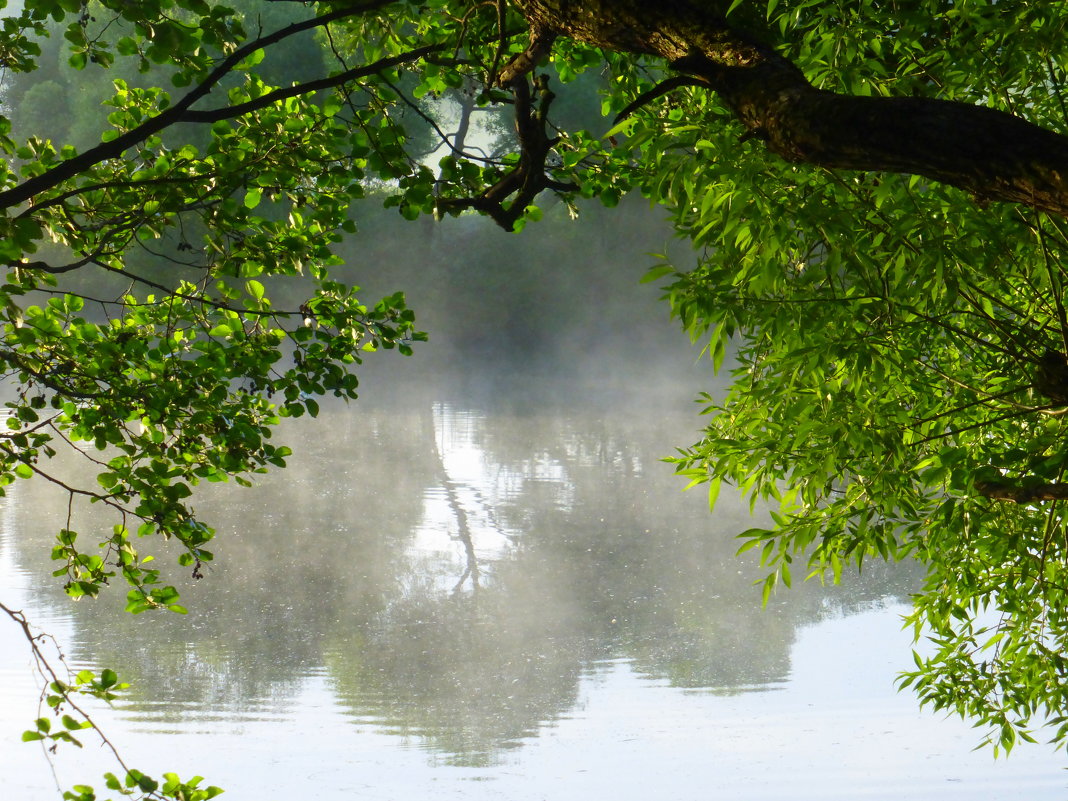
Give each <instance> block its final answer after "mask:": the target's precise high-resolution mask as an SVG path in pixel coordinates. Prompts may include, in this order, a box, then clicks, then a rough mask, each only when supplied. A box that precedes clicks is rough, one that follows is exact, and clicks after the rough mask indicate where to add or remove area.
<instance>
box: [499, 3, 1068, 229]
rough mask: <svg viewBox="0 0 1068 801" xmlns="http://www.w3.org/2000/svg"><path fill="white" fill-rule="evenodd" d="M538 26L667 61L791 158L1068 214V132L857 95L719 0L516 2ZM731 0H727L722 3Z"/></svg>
mask: <svg viewBox="0 0 1068 801" xmlns="http://www.w3.org/2000/svg"><path fill="white" fill-rule="evenodd" d="M518 4H519V6H520V8H521V10H522V12H523V14H524V15H525V16H526V17H527V19H528V21H529V22H530V24H531V26H532V28H534V29H535V30H540V31H544V32H546V33H551V34H556V35H558V36H566V37H569V38H572V39H575V40H578V41H582V42H585V43H587V44H591V45H595V46H598V47H603V48H606V49H610V50H617V51H625V52H632V53H639V54H644V55H649V56H657V57H660V58H663V59H665V60H666V61H667V62H668V63H669V64H670V65H671V67H672V68H673V69H675V70H677V71H678V72H681V73H684V74H688V75H691V76H693V77H694V78H696V79H698V80H699V81H701V82H703V83H706V84H707V85H708V87H709V88H710V89H712V90H714V91H716V92H718V93H719V95H720V96H721V98H722V99H723V101H724V102H725V103H726V104H727V106H728V107H729V108H730V109H731V110H732V111H733V112H734V113H735V114H736V115H737V117H738V119H739V120H740V121H741V122H742V124H743V125H744V126H745V127H746V129H747V131H748V132H749V134H750V136H753V137H756V138H759V139H762V140H764V141H765V143H766V144H767V147H768V149H769V150H771V151H772V152H773V153H776V154H778V155H779V156H781V157H783V158H784V159H786V160H788V161H792V162H798V163H807V164H816V165H819V166H823V167H828V168H831V169H843V170H863V171H878V172H884V171H885V172H899V173H909V174H916V175H922V176H924V177H927V178H931V179H933V180H936V181H940V182H943V183H947V184H951V185H952V186H956V187H959V188H961V189H964V190H965V191H967V192H970V193H971V194H973V195H975V197H976V198H977V199H978V200H980V201H990V200H1004V201H1010V202H1015V203H1022V204H1024V205H1028V206H1032V207H1034V208H1036V209H1041V210H1043V211H1048V212H1050V213H1053V214H1057V215H1059V216H1068V137H1065V136H1062V135H1060V134H1057V133H1054V132H1052V131H1049V130H1046V129H1044V128H1041V127H1039V126H1037V125H1033V124H1032V123H1029V122H1027V121H1026V120H1024V119H1021V118H1019V117H1016V116H1013V115H1011V114H1008V113H1005V112H1001V111H995V110H994V109H990V108H986V107H981V106H973V105H969V104H967V103H957V102H951V101H944V100H934V99H931V98H921V97H893V98H886V97H854V96H849V95H841V94H836V93H833V92H827V91H823V90H820V89H817V88H816V87H814V86H812V85H811V84H810V83H809V82H808V81H807V80H806V79H805V77H804V75H802V73H801V71H800V70H799V69H798V68H797V67H795V66H794V65H793V64H792V63H791V62H789V61H788V60H786V59H785V58H783V57H782V56H780V55H778V54H777V53H776V52H775V51H774V50H773V49H772V48H771V47H769V46H767V45H765V44H764V43H762V42H760V41H759V40H757V39H755V38H754V37H752V36H750V35H748V34H747V33H745V32H743V31H740V30H737V29H735V28H734V27H732V25H731V24H730V23H729V22H728V21H727V20H726V19H725V18H724V17H723V16H722V15H720V14H717V13H715V9H714V8H713V7H714V6H716V5H717V4H716V3H697V2H693V3H691V2H687V1H686V0H667V2H659V3H648V2H644V0H518ZM718 5H724V4H718Z"/></svg>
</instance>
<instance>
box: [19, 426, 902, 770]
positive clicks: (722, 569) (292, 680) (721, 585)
mask: <svg viewBox="0 0 1068 801" xmlns="http://www.w3.org/2000/svg"><path fill="white" fill-rule="evenodd" d="M457 414H461V413H459V412H457ZM464 419H465V420H466V421H467V425H468V430H467V433H466V434H465V437H467V439H466V440H465V442H467V444H469V445H471V446H472V447H473V448H474V451H473V452H474V453H475V454H477V460H475V461H473V462H472V465H469V469H468V470H467V471H466V472H464V471H461V470H459V469H458V468H455V466H454V467H450V468H448V469H446V465H447V464H448V463H449V458H450V457H449V453H448V451H447V446H448V443H447V442H446V441H445V440H444V439H442V440H441V441H440V442H441V446H442V447H441V450H436V448H437V447H438V439H437V434H436V431H438V429H439V428H440V425H441V424H442V421H443V420H444V418H443V417H442V416H441V413H440V411H439V415H438V417H437V418H435V417H434V415H433V414H431V413H430V410H429V408H428V407H423V409H422V410H421V411H419V412H418V413H411V414H409V413H405V412H403V411H401V410H400V409H397V408H394V409H392V410H390V411H389V412H383V411H373V410H372V411H369V410H366V409H361V410H360V411H359V412H358V413H357V414H353V413H352V412H351V411H345V412H333V411H329V410H327V411H324V415H323V419H320V421H318V424H317V425H316V426H315V427H314V428H312V427H308V428H296V429H293V431H291V432H290V433H293V432H297V433H293V436H291V437H290V438H291V439H297V438H298V437H299V436H300V433H301V432H304V431H310V432H315V433H318V434H319V435H320V436H321V437H322V439H321V440H318V441H304V442H300V443H299V447H298V448H297V450H298V455H297V457H295V458H293V459H292V460H291V467H290V469H288V470H286V471H285V472H283V473H278V474H274V475H271V476H268V477H266V479H265V480H264V482H263V484H264V486H262V487H260V488H259V489H258V490H255V491H237V492H223V493H219V494H217V495H215V496H213V497H209V498H207V499H205V500H204V501H203V502H201V503H200V504H199V510H200V511H201V512H202V513H203V514H204V516H205V517H206V518H207V519H211V520H213V521H214V522H215V523H216V524H217V525H218V527H219V529H220V536H219V539H218V541H217V543H218V544H217V548H216V551H217V554H218V561H217V563H216V565H215V567H214V568H213V570H212V571H211V572H210V573H209V575H208V578H206V579H205V580H204V581H203V582H200V583H199V584H194V583H193V582H188V581H187V582H186V583H187V584H190V585H191V586H187V587H180V589H182V590H183V591H184V593H185V594H186V597H187V599H188V601H189V602H188V604H187V605H188V606H189V607H190V608H191V610H192V611H191V614H190V615H189V616H188V618H177V617H175V616H160V615H151V616H149V615H145V616H141V617H138V618H131V617H130V616H120V615H116V614H114V612H113V610H112V609H111V608H110V607H109V608H104V607H105V606H106V604H103V603H101V604H99V605H98V604H91V603H83V604H80V605H78V606H77V607H75V608H74V610H73V611H74V613H75V621H76V626H77V630H78V634H77V637H78V642H77V643H76V645H75V648H74V651H75V654H76V658H79V659H88V658H90V655H92V657H93V658H96V659H99V661H100V662H101V663H102V664H107V665H110V666H113V667H116V668H117V669H119V670H120V672H122V673H124V674H125V675H126V677H127V678H129V679H130V680H132V681H133V682H134V683H135V688H136V689H135V693H136V695H135V698H136V699H139V700H138V701H135V703H134V704H132V705H127V706H126V707H125V709H126V710H127V711H128V712H132V713H133V714H135V716H137V717H141V718H143V717H145V716H149V715H151V716H152V717H156V716H157V715H158V716H159V717H160V718H163V717H165V716H167V715H174V714H175V713H176V711H180V710H182V709H187V710H190V712H189V714H190V715H192V716H193V717H195V718H196V719H204V718H206V716H207V713H206V712H205V711H204V709H205V707H206V706H209V705H210V707H211V708H212V709H214V710H215V712H217V713H218V712H222V711H229V712H230V713H231V715H233V714H238V715H240V714H245V715H252V716H255V715H257V714H259V713H260V712H263V711H265V710H267V711H271V710H273V711H275V712H282V711H284V710H285V706H286V704H287V703H290V702H291V699H292V698H293V697H295V695H296V694H297V693H298V692H299V690H300V688H301V687H302V679H303V677H306V676H308V675H309V674H312V673H315V672H318V671H321V670H323V669H324V668H325V670H326V671H327V673H328V675H329V676H330V678H331V682H332V685H333V686H334V688H335V691H336V693H337V697H338V700H339V702H340V703H341V704H342V705H343V706H344V707H346V708H347V709H348V710H349V711H350V713H351V714H352V715H353V716H355V717H356V718H357V719H359V720H361V721H370V722H373V724H374V725H375V726H376V727H380V728H381V729H383V730H386V731H390V732H395V733H398V734H404V735H407V736H414V737H418V738H421V739H422V740H423V741H424V744H425V746H426V747H428V748H430V749H432V750H434V751H435V752H437V753H440V754H443V755H444V758H445V759H446V760H447V761H450V762H453V763H457V764H473V765H483V764H488V763H490V762H492V761H494V760H495V759H497V758H498V757H499V755H500V753H501V752H502V749H507V748H509V747H512V746H515V745H516V744H518V743H520V742H521V741H522V740H523V739H525V738H529V737H531V736H533V735H534V734H535V733H536V732H537V731H538V729H539V728H540V727H542V726H545V725H547V724H550V723H551V722H552V721H554V720H556V719H559V718H560V717H561V716H564V715H566V714H568V713H569V711H570V710H572V709H573V707H574V705H575V703H576V700H577V698H578V697H579V687H580V683H581V679H582V677H583V676H584V675H587V674H588V673H589V672H590V671H591V670H595V669H596V668H597V665H598V664H599V663H601V662H603V661H604V660H607V659H618V658H626V659H629V660H631V662H632V663H633V665H634V667H635V668H636V669H637V670H638V671H639V672H641V673H643V674H645V675H647V676H649V677H653V678H656V679H659V680H663V681H667V682H669V683H671V684H672V685H675V686H679V687H688V688H709V689H715V690H716V691H723V692H738V691H742V690H744V689H746V688H751V687H754V686H760V685H766V684H768V683H769V682H776V681H781V680H783V679H785V678H786V676H787V675H788V673H789V668H790V665H789V652H790V646H791V644H792V641H793V639H794V636H795V632H796V630H797V628H798V627H799V626H802V625H804V624H806V623H809V622H812V621H814V620H818V619H819V618H820V617H821V616H825V615H827V614H829V613H838V612H848V611H849V610H852V609H857V608H863V607H865V606H867V605H869V604H870V603H872V602H873V601H877V600H878V599H881V598H885V597H886V596H901V595H902V594H904V593H905V592H906V591H907V587H908V586H909V584H910V581H911V580H912V578H913V577H912V576H911V575H910V574H909V571H900V570H897V571H891V570H883V571H881V572H875V573H872V572H870V571H869V572H868V573H867V577H866V579H865V580H864V581H863V582H853V584H852V586H851V587H849V588H834V589H830V588H828V589H822V588H820V587H819V586H818V585H815V584H808V585H804V586H801V587H797V588H795V589H794V590H793V591H791V592H789V593H780V595H779V596H778V597H777V598H776V599H775V600H774V601H773V604H772V608H771V609H769V610H766V611H764V610H761V609H760V608H759V592H758V591H757V590H756V589H755V588H753V587H752V581H753V579H754V578H755V577H756V576H757V575H759V571H758V570H757V569H755V568H754V567H753V566H752V565H746V564H744V563H742V562H740V561H739V559H738V558H736V557H735V555H734V552H735V543H734V541H733V539H732V537H731V535H732V534H733V533H735V532H736V531H739V530H741V529H743V528H746V527H748V526H750V525H752V521H751V520H750V518H749V515H748V512H747V510H745V509H743V508H742V507H741V505H739V504H737V503H735V504H732V503H731V502H730V500H729V499H727V498H724V499H723V500H721V503H720V506H719V507H718V508H717V513H716V515H715V517H711V518H710V516H709V514H708V510H707V505H706V504H705V502H704V498H703V497H702V496H701V495H700V494H699V492H697V493H689V494H684V493H682V492H681V491H680V490H681V483H680V481H679V480H678V479H677V478H675V477H674V476H673V475H672V474H671V470H670V467H668V466H667V465H664V464H661V463H659V462H658V457H660V456H662V455H663V454H664V453H665V452H667V451H668V449H669V448H670V447H671V445H672V444H675V443H678V442H680V441H685V438H686V434H685V433H684V432H680V431H679V430H677V429H676V430H671V426H669V425H668V424H667V423H665V422H663V421H662V419H661V418H659V417H654V418H652V419H649V418H648V417H646V418H644V419H643V417H642V416H640V415H637V414H625V415H621V416H618V417H609V416H607V415H606V414H604V413H603V412H598V413H596V414H594V413H585V412H578V411H574V412H571V413H568V414H564V415H554V414H549V413H546V412H544V411H537V412H535V411H531V410H527V411H526V412H524V413H516V412H514V411H512V410H508V409H505V410H503V411H501V410H496V411H494V412H492V413H485V414H479V415H476V416H467V417H465V418H464ZM436 420H437V422H435V421H436ZM324 432H325V433H324ZM18 486H19V487H20V488H22V487H24V486H26V485H23V484H20V485H18ZM442 490H444V492H445V495H446V499H447V504H448V507H449V508H450V509H451V510H452V514H453V520H452V523H450V524H449V526H450V527H449V528H448V531H445V532H442V533H443V536H444V539H445V540H446V543H447V540H448V536H449V534H454V535H455V532H456V528H457V527H459V528H460V530H461V531H463V532H464V533H465V536H466V538H467V542H466V543H464V545H463V548H464V551H465V553H466V555H467V556H468V558H470V557H471V556H472V555H475V552H476V551H477V550H478V545H479V542H480V540H479V537H480V536H481V535H482V534H484V533H485V532H484V531H482V530H481V529H480V527H482V528H483V529H494V530H496V531H497V533H498V534H499V535H501V537H503V539H502V540H501V541H503V542H505V544H506V547H503V548H498V549H497V550H495V551H494V550H488V551H486V550H483V551H479V552H478V554H477V555H478V557H479V561H478V563H477V564H478V569H479V571H480V577H481V585H480V586H481V589H480V591H479V592H478V593H466V594H463V593H460V594H458V593H454V592H451V590H452V589H453V587H454V586H455V585H456V582H457V580H458V579H460V577H461V573H462V572H463V569H464V566H465V565H466V566H468V567H473V566H474V564H475V563H474V562H471V561H469V559H468V560H467V561H465V560H462V559H461V560H460V561H459V562H456V561H447V562H443V561H441V560H438V561H434V559H430V558H428V557H427V555H426V554H425V553H418V552H416V551H413V548H417V546H418V540H419V537H418V535H417V529H419V527H420V526H424V525H425V524H426V522H427V521H426V514H427V513H426V509H427V504H428V503H429V498H430V497H431V495H432V494H433V493H435V492H436V493H438V495H439V496H440V494H441V492H442ZM20 492H24V495H25V497H26V498H27V500H32V498H34V497H36V496H33V495H32V493H36V492H38V490H37V489H35V488H33V487H32V485H29V486H26V489H25V491H24V490H22V489H20ZM35 506H36V507H38V508H39V505H38V504H37V503H35V502H30V503H27V502H24V503H23V507H22V508H23V509H27V510H29V509H31V508H33V507H35ZM461 513H462V515H461ZM35 517H36V516H35ZM22 525H23V526H28V525H29V524H28V522H26V521H23V522H22ZM33 526H34V529H35V530H37V531H43V532H48V533H51V532H52V531H53V530H54V529H55V528H57V527H58V526H57V524H56V521H54V520H51V521H50V520H41V519H35V520H34V523H33ZM42 527H43V528H42ZM18 548H19V558H20V560H23V564H26V563H27V561H28V560H30V559H31V558H37V556H36V553H37V551H39V550H47V548H46V547H45V546H43V545H42V544H40V540H37V539H34V538H31V537H30V536H28V535H27V536H25V537H22V536H20V537H19V538H18ZM31 548H32V549H35V550H34V552H33V553H31V552H30V550H29V549H31ZM435 558H436V557H435ZM45 569H46V568H45ZM443 571H455V572H453V573H451V574H445V573H444V572H443ZM37 592H38V599H39V601H40V602H42V603H45V604H48V605H53V604H63V606H64V608H69V604H67V603H66V601H65V600H60V599H57V598H56V597H55V594H52V593H50V592H48V591H44V590H40V589H38V590H37ZM187 717H188V715H187Z"/></svg>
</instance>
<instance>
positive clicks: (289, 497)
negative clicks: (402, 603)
mask: <svg viewBox="0 0 1068 801" xmlns="http://www.w3.org/2000/svg"><path fill="white" fill-rule="evenodd" d="M424 422H425V421H424V420H423V417H422V416H421V415H418V414H410V415H409V414H404V413H401V412H395V413H394V414H392V415H391V416H390V417H389V419H388V420H387V419H384V418H383V417H381V416H377V415H371V414H366V413H364V412H362V410H359V411H357V410H354V409H353V408H351V407H347V408H345V409H339V410H325V409H324V411H323V413H322V414H321V416H320V419H319V420H318V421H315V422H314V423H311V422H310V421H309V424H308V425H304V424H298V425H295V426H293V427H292V428H290V429H289V430H287V431H284V432H282V439H283V440H288V441H290V442H292V443H293V446H294V450H295V451H296V453H295V455H294V457H292V458H291V459H290V466H289V468H287V469H286V470H285V471H283V472H276V473H271V474H268V475H266V476H262V477H260V479H259V481H258V484H259V486H257V487H256V488H254V489H252V490H244V489H240V488H237V487H216V486H212V487H207V488H204V490H205V491H204V493H203V494H204V498H203V500H201V501H200V502H198V503H197V510H198V512H199V513H200V514H201V516H202V517H203V518H204V519H205V520H206V521H209V522H211V523H212V524H213V525H215V526H216V527H217V529H218V535H217V538H216V539H215V540H214V541H213V543H212V545H213V548H212V550H213V551H214V552H215V555H216V558H215V561H214V562H213V563H211V565H210V567H209V568H208V569H207V570H206V571H205V574H206V575H205V578H204V579H203V580H201V581H193V580H192V579H191V578H190V577H189V576H188V573H187V572H186V570H184V569H182V568H179V567H177V566H176V565H175V564H174V563H173V561H170V560H169V559H168V557H167V556H166V554H164V553H163V549H157V551H156V552H157V554H158V555H159V562H160V564H161V568H162V569H163V570H164V575H165V576H166V578H167V580H168V581H173V582H174V583H175V584H176V585H177V586H178V588H179V590H180V591H181V592H182V596H183V601H184V603H185V605H186V606H187V607H188V608H189V610H190V613H189V615H185V616H179V615H173V614H165V613H159V614H156V613H145V614H142V615H138V616H131V615H127V614H123V613H122V612H121V608H122V606H123V604H124V603H125V600H124V598H123V596H124V595H125V592H126V590H125V588H123V587H121V586H119V585H118V584H116V586H115V587H114V588H113V589H114V591H113V592H112V593H110V594H108V593H105V596H106V597H101V599H99V600H98V601H96V602H92V601H83V602H81V603H79V604H71V603H70V601H69V600H68V599H67V598H66V597H65V596H64V595H63V593H62V591H61V590H60V589H59V585H58V583H57V582H56V581H54V580H51V579H48V578H45V579H41V580H40V581H38V582H36V583H35V584H34V586H33V592H34V594H35V599H36V600H37V601H38V602H39V603H41V604H44V605H46V606H48V607H50V608H52V609H54V610H56V611H62V612H66V613H71V614H73V616H74V620H75V624H76V626H75V637H76V640H75V642H74V643H72V646H71V651H72V656H74V657H75V658H76V659H78V660H84V661H88V660H94V661H97V662H98V663H100V664H102V665H107V666H111V667H114V668H116V669H117V670H119V671H120V672H125V675H126V677H127V678H128V679H129V680H131V681H132V682H133V684H134V688H133V697H134V698H140V699H143V700H144V701H145V704H146V705H145V707H144V711H145V712H146V713H148V712H152V710H158V714H159V715H163V714H166V706H168V705H170V706H173V707H176V708H177V709H183V708H186V707H188V708H190V709H200V708H202V707H204V706H207V705H211V706H213V707H214V708H216V709H218V708H226V709H230V710H232V711H234V712H235V713H237V714H241V711H242V710H244V709H251V708H258V707H259V706H261V705H262V704H263V703H271V704H273V705H274V706H275V707H276V708H282V707H283V706H284V704H285V699H287V698H291V697H292V696H293V695H294V694H295V693H296V692H298V691H299V689H300V687H301V686H302V684H303V678H304V677H305V676H306V675H307V674H308V672H309V671H310V670H313V669H316V668H318V667H321V665H322V648H323V641H324V639H325V637H326V636H327V632H328V630H329V629H330V627H331V626H332V625H334V624H335V623H336V621H338V620H339V619H340V618H341V616H342V614H343V613H344V614H349V613H351V612H352V611H353V610H357V611H358V613H359V614H361V615H364V616H367V617H370V616H372V615H374V614H375V612H376V611H377V610H379V609H381V608H382V607H383V606H384V605H385V603H386V602H387V599H388V598H389V596H390V595H391V594H392V593H395V592H396V590H397V587H399V586H400V584H401V578H400V577H401V576H402V575H403V574H404V572H405V571H406V570H407V569H408V565H407V562H406V559H405V549H406V547H407V544H408V542H409V540H410V538H411V531H412V528H413V526H414V525H415V523H416V521H417V519H418V516H419V514H420V509H419V507H418V504H417V503H416V504H412V503H410V502H409V503H405V502H402V501H400V499H402V498H409V499H410V498H415V499H418V498H420V497H421V496H422V494H423V492H424V490H425V488H426V487H427V486H428V485H429V483H430V482H432V481H433V476H434V473H433V470H434V464H433V462H432V461H431V460H430V458H429V456H430V454H429V452H428V450H427V448H426V436H427V433H426V432H425V431H424V430H422V426H423V425H424ZM309 433H310V434H311V435H312V436H313V437H314V438H307V435H308V434H309ZM335 453H337V454H341V458H334V454H335ZM391 465H393V466H395V465H403V469H401V470H398V469H396V468H395V467H391ZM17 488H18V492H19V493H20V496H21V508H22V509H25V510H27V511H30V510H32V516H31V515H22V516H21V517H22V519H21V520H20V528H21V531H20V534H19V536H18V537H16V538H14V540H15V544H16V547H17V550H18V556H17V558H18V560H19V562H20V563H21V564H26V565H33V567H34V570H35V574H36V575H39V576H47V575H48V572H49V571H50V570H51V565H50V563H49V562H48V550H49V547H50V546H49V542H50V538H51V537H52V536H54V534H55V532H56V531H57V530H58V529H59V528H60V526H61V524H62V520H61V518H60V516H59V510H65V508H66V507H65V502H64V503H59V504H57V503H56V502H55V495H54V493H52V492H50V490H49V488H48V487H47V486H44V485H39V484H38V483H37V482H29V483H27V482H22V483H20V484H18V485H17ZM47 510H57V511H56V514H54V515H49V514H47V513H42V512H47ZM97 511H98V510H97V509H96V508H95V507H93V509H92V510H90V511H87V512H85V513H84V514H82V515H80V517H79V518H78V519H76V522H79V521H80V522H79V528H80V530H81V531H83V532H84V533H83V535H82V536H83V538H84V539H86V540H87V541H90V542H91V541H93V534H92V526H93V525H94V524H95V525H97V526H98V527H103V526H110V525H111V524H112V523H114V522H115V521H114V520H112V519H110V518H106V517H104V516H101V515H99V514H97ZM90 512H91V513H90ZM124 708H125V709H127V710H130V711H135V712H136V711H138V707H136V706H126V707H124ZM152 714H153V715H155V714H157V712H152Z"/></svg>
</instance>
